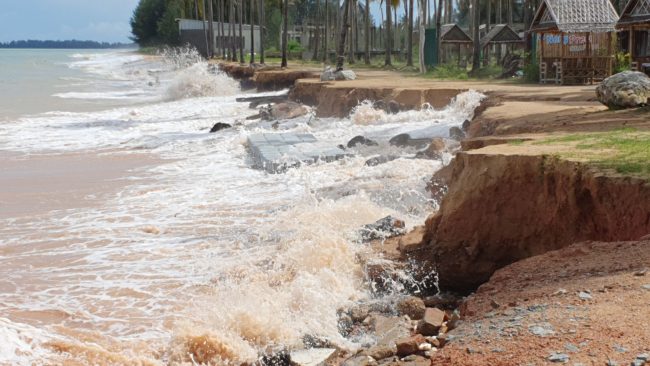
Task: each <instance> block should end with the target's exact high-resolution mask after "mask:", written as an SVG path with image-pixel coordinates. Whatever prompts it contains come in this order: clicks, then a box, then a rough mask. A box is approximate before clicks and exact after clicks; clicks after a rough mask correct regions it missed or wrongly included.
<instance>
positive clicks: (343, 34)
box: [336, 0, 350, 71]
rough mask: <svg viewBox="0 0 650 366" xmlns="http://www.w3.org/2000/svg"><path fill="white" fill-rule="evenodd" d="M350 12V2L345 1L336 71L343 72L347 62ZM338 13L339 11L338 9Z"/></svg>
mask: <svg viewBox="0 0 650 366" xmlns="http://www.w3.org/2000/svg"><path fill="white" fill-rule="evenodd" d="M349 10H350V0H345V1H344V2H343V23H342V24H341V36H340V38H339V44H338V49H337V52H336V71H341V70H343V63H344V62H345V37H346V36H347V33H348V28H349V27H350V25H349V24H348V17H349ZM337 11H338V9H337Z"/></svg>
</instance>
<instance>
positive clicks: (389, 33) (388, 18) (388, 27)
mask: <svg viewBox="0 0 650 366" xmlns="http://www.w3.org/2000/svg"><path fill="white" fill-rule="evenodd" d="M384 1H385V2H386V47H385V48H386V60H385V61H384V65H385V66H392V64H393V63H392V62H391V59H390V57H391V52H393V31H392V29H391V28H392V23H393V20H392V19H391V12H390V1H391V0H384Z"/></svg>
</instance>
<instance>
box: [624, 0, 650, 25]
mask: <svg viewBox="0 0 650 366" xmlns="http://www.w3.org/2000/svg"><path fill="white" fill-rule="evenodd" d="M637 24H646V25H648V26H650V0H630V1H628V3H627V5H625V8H623V12H622V13H621V19H619V21H618V24H617V27H619V28H620V27H622V26H623V27H624V26H626V25H637Z"/></svg>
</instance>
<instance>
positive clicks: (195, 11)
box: [194, 0, 199, 20]
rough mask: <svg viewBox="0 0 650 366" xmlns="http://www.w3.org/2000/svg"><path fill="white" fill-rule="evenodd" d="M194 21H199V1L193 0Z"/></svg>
mask: <svg viewBox="0 0 650 366" xmlns="http://www.w3.org/2000/svg"><path fill="white" fill-rule="evenodd" d="M194 19H196V20H199V0H194Z"/></svg>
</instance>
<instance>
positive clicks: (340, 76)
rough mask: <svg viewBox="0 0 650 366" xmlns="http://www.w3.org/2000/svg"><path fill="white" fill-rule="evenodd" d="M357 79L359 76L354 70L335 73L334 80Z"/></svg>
mask: <svg viewBox="0 0 650 366" xmlns="http://www.w3.org/2000/svg"><path fill="white" fill-rule="evenodd" d="M356 78H357V74H355V73H354V71H352V70H340V71H336V72H334V80H338V81H341V80H354V79H356Z"/></svg>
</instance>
